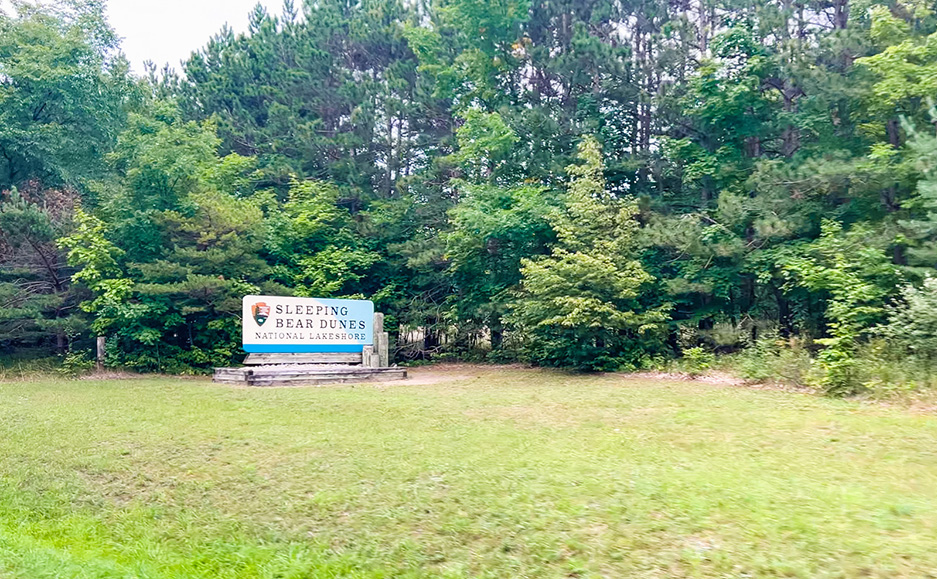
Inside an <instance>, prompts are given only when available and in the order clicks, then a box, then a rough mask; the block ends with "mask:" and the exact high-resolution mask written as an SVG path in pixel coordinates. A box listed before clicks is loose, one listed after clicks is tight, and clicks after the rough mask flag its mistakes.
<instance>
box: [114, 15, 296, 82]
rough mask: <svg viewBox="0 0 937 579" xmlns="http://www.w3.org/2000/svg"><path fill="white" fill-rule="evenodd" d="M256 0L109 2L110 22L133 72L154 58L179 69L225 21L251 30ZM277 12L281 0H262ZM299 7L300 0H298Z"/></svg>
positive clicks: (238, 30)
mask: <svg viewBox="0 0 937 579" xmlns="http://www.w3.org/2000/svg"><path fill="white" fill-rule="evenodd" d="M257 3H258V0H108V3H107V4H108V7H107V14H108V20H110V23H111V26H113V27H114V29H115V30H116V31H117V34H118V35H119V36H120V37H121V38H123V41H122V42H121V47H122V49H123V51H124V53H125V54H126V55H127V58H128V59H130V64H131V65H132V66H133V69H134V71H136V72H138V73H140V72H143V63H144V62H145V61H147V60H152V61H153V62H155V63H156V65H157V67H159V68H162V66H163V64H165V63H169V65H170V66H171V67H173V68H175V69H176V70H180V69H181V66H180V64H179V63H180V61H182V60H185V59H187V58H188V57H189V55H190V54H191V53H192V52H193V51H194V50H197V49H199V48H201V47H203V46H205V44H206V43H208V39H209V38H211V37H212V36H213V35H214V34H215V33H217V32H218V31H219V30H221V27H222V26H224V24H225V23H227V24H228V25H229V26H230V27H231V28H233V29H234V31H235V32H243V31H245V30H247V16H248V14H249V13H250V12H251V11H252V10H253V8H254V6H256V5H257ZM259 3H260V4H263V5H264V6H265V7H266V8H267V11H268V12H271V13H272V14H276V15H279V14H280V11H281V8H282V6H283V1H282V0H259ZM297 5H299V3H298V2H297Z"/></svg>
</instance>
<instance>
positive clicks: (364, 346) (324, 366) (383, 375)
mask: <svg viewBox="0 0 937 579" xmlns="http://www.w3.org/2000/svg"><path fill="white" fill-rule="evenodd" d="M241 330H242V343H243V345H244V351H245V352H247V357H246V358H245V359H244V367H240V368H215V376H214V381H215V382H222V383H226V384H243V385H246V386H288V385H302V384H331V383H335V382H352V383H354V382H363V381H369V380H381V381H384V380H403V379H405V378H406V377H407V371H406V370H405V369H404V368H398V367H397V366H391V360H390V351H389V343H390V342H389V336H388V334H387V332H385V331H384V314H382V313H380V312H375V311H374V304H373V303H372V302H369V301H367V300H332V299H324V298H294V297H283V296H244V301H243V303H242V304H241Z"/></svg>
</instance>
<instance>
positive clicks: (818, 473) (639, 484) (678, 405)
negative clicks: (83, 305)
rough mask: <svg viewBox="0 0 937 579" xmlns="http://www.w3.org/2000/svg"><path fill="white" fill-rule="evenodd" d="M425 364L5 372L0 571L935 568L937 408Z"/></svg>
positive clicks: (864, 571) (898, 571) (482, 573)
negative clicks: (149, 373) (209, 372)
mask: <svg viewBox="0 0 937 579" xmlns="http://www.w3.org/2000/svg"><path fill="white" fill-rule="evenodd" d="M414 376H415V377H416V383H412V384H396V385H390V384H389V385H386V386H357V387H351V386H334V387H323V388H279V389H246V388H232V387H223V386H218V385H213V384H211V383H209V382H207V381H204V380H175V379H167V378H158V379H140V380H124V381H58V380H54V379H50V380H45V381H34V382H7V383H0V577H3V578H4V579H6V578H12V577H17V578H18V577H23V578H29V579H34V578H47V577H48V578H51V577H54V578H72V577H81V578H105V577H107V578H112V577H113V578H117V577H120V578H131V577H133V578H141V579H143V578H147V579H150V578H153V579H155V578H170V577H172V578H177V577H206V578H209V577H210V578H234V577H238V578H270V579H272V578H280V579H287V578H291V579H298V578H313V577H315V578H320V577H321V578H326V577H451V578H454V577H498V578H506V577H642V578H645V577H647V578H650V577H811V578H815V577H933V576H937V416H934V415H927V414H924V413H914V412H910V411H908V410H903V409H900V408H891V407H885V406H881V405H870V404H862V403H859V402H855V401H835V400H828V399H822V398H817V397H813V396H809V395H802V394H791V393H785V392H776V391H759V390H749V389H744V388H735V387H724V386H714V385H707V384H701V383H695V382H682V383H681V382H662V381H641V380H633V379H627V378H624V377H620V376H599V377H597V376H591V377H590V376H569V375H564V374H559V373H550V372H541V371H532V370H520V369H495V368H474V367H461V368H459V367H456V368H450V369H425V370H418V371H416V372H414ZM435 380H438V381H436V382H434V381H435Z"/></svg>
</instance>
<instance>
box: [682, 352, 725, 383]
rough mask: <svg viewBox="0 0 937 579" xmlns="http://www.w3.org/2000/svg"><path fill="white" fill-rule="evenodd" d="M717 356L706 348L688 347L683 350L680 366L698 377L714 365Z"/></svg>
mask: <svg viewBox="0 0 937 579" xmlns="http://www.w3.org/2000/svg"><path fill="white" fill-rule="evenodd" d="M715 362H716V356H715V354H713V353H712V352H709V351H707V350H705V349H704V348H700V347H696V348H688V349H686V350H684V351H683V359H682V360H681V364H680V367H681V368H682V369H683V370H684V371H685V372H686V373H687V374H689V375H690V376H693V377H696V376H699V375H701V374H704V373H705V372H706V371H707V370H709V369H710V368H712V367H713V364H715Z"/></svg>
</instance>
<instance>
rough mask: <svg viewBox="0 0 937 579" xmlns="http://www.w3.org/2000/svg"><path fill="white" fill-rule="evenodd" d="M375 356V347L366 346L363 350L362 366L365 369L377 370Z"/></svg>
mask: <svg viewBox="0 0 937 579" xmlns="http://www.w3.org/2000/svg"><path fill="white" fill-rule="evenodd" d="M375 356H377V354H375V353H374V346H365V347H364V348H363V349H362V350H361V366H362V367H364V368H376V366H375V365H374V360H375Z"/></svg>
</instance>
